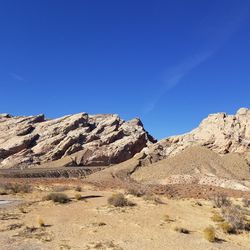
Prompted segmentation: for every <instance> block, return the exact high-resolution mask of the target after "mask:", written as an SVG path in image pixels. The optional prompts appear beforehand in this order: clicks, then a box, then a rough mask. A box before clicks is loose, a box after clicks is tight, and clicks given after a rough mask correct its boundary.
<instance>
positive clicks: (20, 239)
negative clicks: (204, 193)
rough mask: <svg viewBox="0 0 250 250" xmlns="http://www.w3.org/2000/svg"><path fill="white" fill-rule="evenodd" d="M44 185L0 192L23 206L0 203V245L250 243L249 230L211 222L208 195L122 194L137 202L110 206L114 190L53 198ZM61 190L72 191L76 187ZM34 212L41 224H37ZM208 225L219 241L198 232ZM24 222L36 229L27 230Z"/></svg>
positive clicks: (87, 188) (141, 246)
mask: <svg viewBox="0 0 250 250" xmlns="http://www.w3.org/2000/svg"><path fill="white" fill-rule="evenodd" d="M49 188H50V186H47V187H43V188H41V186H40V190H41V191H33V192H32V193H30V194H25V195H20V194H19V195H15V196H13V195H12V196H10V197H8V196H4V198H12V199H21V200H23V201H24V202H26V205H25V206H24V205H22V207H23V209H20V205H19V207H13V206H12V207H5V208H2V209H0V221H1V224H0V249H10V250H12V249H13V250H17V249H18V250H19V249H25V250H31V249H53V250H56V249H83V250H84V249H114V250H115V249H116V250H119V249H129V250H133V249H136V250H138V249H145V250H147V249H148V250H152V249H169V250H170V249H171V250H175V249H176V250H177V249H180V250H181V249H194V250H195V249H202V250H203V249H211V250H212V249H230V250H233V249H250V233H242V234H239V235H226V234H223V233H222V232H221V231H220V230H219V229H218V228H217V225H216V224H215V223H214V222H213V221H212V220H211V219H210V217H211V216H212V212H213V211H216V209H215V208H213V204H212V203H211V201H207V200H194V199H179V200H172V199H167V198H166V197H163V196H161V197H160V199H161V200H162V201H163V204H155V203H154V202H153V201H145V200H144V199H143V198H138V197H133V196H131V195H127V198H128V199H129V200H131V201H133V202H135V203H136V204H137V205H136V206H134V207H128V208H115V207H112V206H109V205H108V204H107V199H108V197H109V196H110V195H112V194H113V193H114V190H98V189H97V188H95V187H92V186H89V185H85V186H83V191H82V192H81V195H82V196H83V197H86V199H84V200H80V201H77V200H75V199H72V201H71V202H70V203H67V204H54V203H53V202H52V201H43V200H42V197H43V196H44V195H46V194H47V193H48V192H49ZM117 191H120V190H117ZM64 193H67V194H68V195H69V196H70V197H74V195H75V193H76V191H74V190H66V191H64ZM2 198H3V197H1V199H2ZM198 201H199V203H198ZM24 212H25V213H24ZM4 214H5V216H4ZM166 215H168V216H169V218H170V220H169V221H166V220H165V217H166ZM38 216H39V217H40V218H42V219H43V220H44V222H45V224H46V227H44V228H40V227H39V226H38V222H37V217H38ZM209 225H213V226H215V227H216V228H217V229H216V235H217V237H218V238H219V239H220V241H218V242H216V243H210V242H208V241H206V240H205V239H204V238H203V230H204V228H206V227H207V226H209ZM27 226H28V227H35V228H36V229H34V231H33V232H30V231H28V232H27V230H26V229H25V228H26V227H27ZM176 226H182V227H184V228H187V229H188V230H190V234H181V233H179V232H176V231H175V230H174V228H175V227H176ZM15 227H16V228H15ZM25 230H26V231H25Z"/></svg>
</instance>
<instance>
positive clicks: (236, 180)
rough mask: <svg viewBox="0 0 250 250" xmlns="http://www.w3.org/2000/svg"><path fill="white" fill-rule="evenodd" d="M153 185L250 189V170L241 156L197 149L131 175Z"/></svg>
mask: <svg viewBox="0 0 250 250" xmlns="http://www.w3.org/2000/svg"><path fill="white" fill-rule="evenodd" d="M131 177H132V178H133V179H135V180H136V181H139V182H143V183H151V184H185V183H186V184H190V183H196V184H203V185H213V186H219V187H226V188H233V189H239V190H247V189H248V188H249V187H250V182H249V181H250V171H249V166H248V164H247V163H246V161H245V160H244V159H243V158H241V157H240V155H238V154H232V153H230V154H227V155H225V156H220V155H219V154H217V153H215V152H213V151H212V150H209V149H207V148H205V147H201V146H195V147H190V148H187V149H185V150H184V151H182V152H181V153H179V154H177V155H175V156H173V157H170V158H168V159H164V160H161V161H159V162H157V163H154V164H151V165H148V166H144V167H141V168H139V169H137V170H136V171H135V172H134V173H133V174H132V176H131Z"/></svg>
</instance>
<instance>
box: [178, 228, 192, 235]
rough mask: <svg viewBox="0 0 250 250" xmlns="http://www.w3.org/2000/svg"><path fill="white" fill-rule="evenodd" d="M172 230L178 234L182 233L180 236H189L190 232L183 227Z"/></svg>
mask: <svg viewBox="0 0 250 250" xmlns="http://www.w3.org/2000/svg"><path fill="white" fill-rule="evenodd" d="M174 230H175V231H176V232H179V233H182V234H189V233H190V231H189V230H188V229H186V228H183V227H175V228H174Z"/></svg>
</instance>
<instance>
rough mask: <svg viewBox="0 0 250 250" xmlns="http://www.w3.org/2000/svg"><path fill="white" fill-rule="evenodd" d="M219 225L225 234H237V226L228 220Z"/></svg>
mask: <svg viewBox="0 0 250 250" xmlns="http://www.w3.org/2000/svg"><path fill="white" fill-rule="evenodd" d="M219 226H220V228H221V229H222V231H223V233H225V234H235V233H236V230H235V228H234V227H233V226H232V225H231V224H230V223H229V222H227V221H225V222H223V223H221V224H220V225H219Z"/></svg>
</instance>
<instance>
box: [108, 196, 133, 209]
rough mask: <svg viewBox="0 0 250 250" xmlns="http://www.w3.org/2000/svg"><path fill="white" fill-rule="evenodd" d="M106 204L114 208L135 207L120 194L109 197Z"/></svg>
mask: <svg viewBox="0 0 250 250" xmlns="http://www.w3.org/2000/svg"><path fill="white" fill-rule="evenodd" d="M108 204H109V205H112V206H115V207H126V206H134V205H135V203H133V202H131V201H129V200H128V199H126V198H125V196H124V195H123V194H122V193H118V194H113V195H112V196H111V197H109V198H108Z"/></svg>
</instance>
